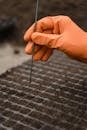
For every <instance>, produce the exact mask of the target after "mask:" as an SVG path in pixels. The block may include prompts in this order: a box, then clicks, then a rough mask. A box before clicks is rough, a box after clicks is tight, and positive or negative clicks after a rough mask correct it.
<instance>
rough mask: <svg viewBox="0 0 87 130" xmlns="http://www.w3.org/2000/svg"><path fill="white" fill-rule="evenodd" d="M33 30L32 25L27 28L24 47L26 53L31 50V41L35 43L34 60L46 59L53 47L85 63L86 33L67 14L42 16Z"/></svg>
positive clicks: (86, 54)
mask: <svg viewBox="0 0 87 130" xmlns="http://www.w3.org/2000/svg"><path fill="white" fill-rule="evenodd" d="M33 30H34V25H32V26H31V27H30V28H29V29H28V30H27V32H26V33H25V35H24V40H25V41H27V42H28V44H27V46H26V48H25V52H26V53H28V54H31V52H32V42H34V43H35V44H36V46H35V54H34V60H43V61H44V60H48V58H49V57H50V56H51V54H52V52H53V49H58V50H60V51H63V52H64V53H66V54H67V55H68V56H70V57H71V58H74V59H77V60H80V61H83V62H86V63H87V33H86V32H85V31H83V30H82V29H81V28H80V27H79V26H77V25H76V24H75V23H74V22H73V21H72V20H71V19H70V18H69V17H68V16H54V17H45V18H42V19H41V20H39V21H38V22H37V32H33ZM30 43H31V44H30Z"/></svg>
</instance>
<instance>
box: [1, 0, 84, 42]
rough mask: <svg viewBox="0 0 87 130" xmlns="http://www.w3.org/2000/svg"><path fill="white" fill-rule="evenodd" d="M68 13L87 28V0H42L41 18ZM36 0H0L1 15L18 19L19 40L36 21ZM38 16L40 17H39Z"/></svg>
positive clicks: (40, 3) (40, 6) (40, 7)
mask: <svg viewBox="0 0 87 130" xmlns="http://www.w3.org/2000/svg"><path fill="white" fill-rule="evenodd" d="M60 14H63V15H68V16H70V17H71V18H72V19H73V20H74V21H75V22H76V23H77V24H78V25H80V26H81V27H82V28H83V29H84V30H85V31H86V30H87V29H86V28H87V0H78V1H76V0H50V1H49V0H48V1H47V0H42V1H40V2H39V18H41V17H44V16H47V15H60ZM34 15H35V0H24V1H22V0H0V16H1V17H2V16H6V17H7V16H11V17H15V18H16V19H17V21H18V30H19V31H18V32H19V34H18V36H19V41H21V39H22V38H23V34H24V32H25V30H26V29H27V28H28V27H29V26H30V25H31V24H32V23H33V22H34ZM39 18H38V19H39Z"/></svg>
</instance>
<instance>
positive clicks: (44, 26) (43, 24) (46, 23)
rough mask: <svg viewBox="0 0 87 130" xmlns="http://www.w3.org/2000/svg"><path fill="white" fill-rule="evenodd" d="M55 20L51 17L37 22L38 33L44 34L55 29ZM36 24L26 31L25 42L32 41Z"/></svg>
mask: <svg viewBox="0 0 87 130" xmlns="http://www.w3.org/2000/svg"><path fill="white" fill-rule="evenodd" d="M53 26H54V25H53V20H52V18H51V17H45V18H42V19H41V20H39V21H37V26H36V31H37V32H43V31H45V30H48V29H53ZM34 27H35V23H34V24H33V25H32V26H31V27H30V28H29V29H28V30H27V31H26V33H25V35H24V40H25V41H29V40H31V35H32V34H33V32H34Z"/></svg>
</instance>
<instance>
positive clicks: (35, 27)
mask: <svg viewBox="0 0 87 130" xmlns="http://www.w3.org/2000/svg"><path fill="white" fill-rule="evenodd" d="M38 7H39V0H37V1H36V9H35V26H34V32H36V29H37V20H38ZM34 48H35V43H33V46H32V59H31V68H30V83H31V80H32V71H33V57H34Z"/></svg>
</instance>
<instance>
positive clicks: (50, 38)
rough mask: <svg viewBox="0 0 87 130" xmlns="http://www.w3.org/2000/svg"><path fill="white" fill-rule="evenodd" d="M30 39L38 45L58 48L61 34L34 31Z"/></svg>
mask: <svg viewBox="0 0 87 130" xmlns="http://www.w3.org/2000/svg"><path fill="white" fill-rule="evenodd" d="M31 38H32V41H33V42H34V43H36V44H38V45H45V46H47V47H49V48H55V49H58V48H60V47H61V44H62V42H61V38H62V35H58V34H45V33H39V32H35V33H33V34H32V36H31Z"/></svg>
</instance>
